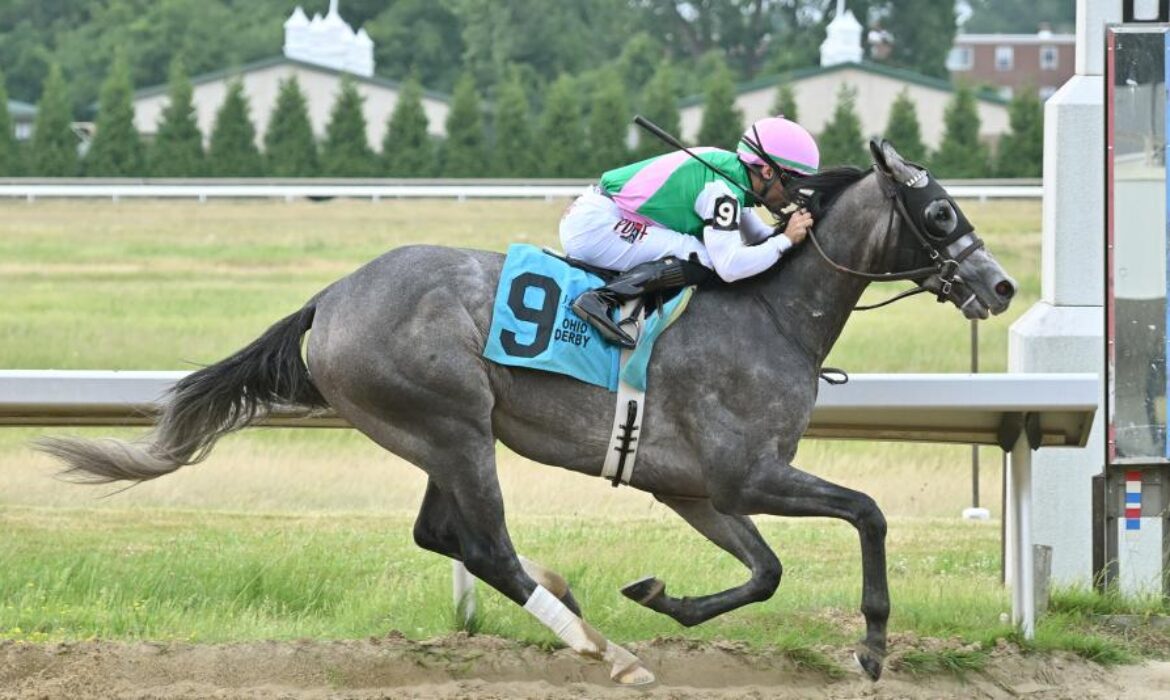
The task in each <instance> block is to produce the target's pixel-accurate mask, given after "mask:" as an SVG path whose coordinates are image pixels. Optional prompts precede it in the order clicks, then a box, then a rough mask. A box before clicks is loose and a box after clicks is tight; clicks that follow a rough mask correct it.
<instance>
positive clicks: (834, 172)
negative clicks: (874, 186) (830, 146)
mask: <svg viewBox="0 0 1170 700" xmlns="http://www.w3.org/2000/svg"><path fill="white" fill-rule="evenodd" d="M869 172H870V171H869V169H865V170H862V169H861V168H855V167H853V166H851V165H842V166H838V167H836V168H829V169H828V170H822V171H820V172H819V173H815V174H813V175H806V176H804V177H798V178H793V179H792V180H790V181H789V182H788V184H787V185H785V186H784V192H785V194H787V195H788V200H789V201H796V199H797V198H798V197H800V196H801V193H800V191H801V190H813V191H814V192H816V197H815V199H814V202H815V203H816V205H815V211H813V212H812V213H813V216H816V217H818V218H819V217H820V216H822V215H823V214H824V212H825V211H826V210H827V209H828V208H829V207H830V206H832V204H833V200H835V199H836V198H837V196H838V195H840V194H841V193H842V192H844V191H845V190H846V189H848V188H849V186H850V185H852V184H854V183H856V182H858V181H859V180H861V178H863V177H865V176H866V175H868V174H869Z"/></svg>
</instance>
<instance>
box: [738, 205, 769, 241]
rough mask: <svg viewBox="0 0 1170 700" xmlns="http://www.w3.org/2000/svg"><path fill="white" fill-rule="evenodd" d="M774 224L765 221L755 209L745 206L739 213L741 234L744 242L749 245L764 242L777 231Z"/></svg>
mask: <svg viewBox="0 0 1170 700" xmlns="http://www.w3.org/2000/svg"><path fill="white" fill-rule="evenodd" d="M775 232H776V231H775V229H774V228H773V227H772V226H769V225H768V224H766V223H764V220H763V219H761V218H760V215H759V214H757V213H756V210H755V209H751V208H750V207H749V208H744V209H743V211H741V212H740V213H739V234H740V236H742V237H743V242H744V243H747V244H748V245H756V244H757V243H763V242H764V241H765V240H767V239H768V238H771V237H772V234H773V233H775Z"/></svg>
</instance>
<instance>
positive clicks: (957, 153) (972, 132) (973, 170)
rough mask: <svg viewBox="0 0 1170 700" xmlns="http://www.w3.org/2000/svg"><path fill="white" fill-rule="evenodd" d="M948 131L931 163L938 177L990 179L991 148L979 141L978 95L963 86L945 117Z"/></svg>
mask: <svg viewBox="0 0 1170 700" xmlns="http://www.w3.org/2000/svg"><path fill="white" fill-rule="evenodd" d="M943 122H944V123H945V125H946V128H945V130H944V132H943V139H942V144H941V145H940V146H939V149H938V153H936V154H935V156H934V160H933V162H932V163H931V165H932V170H933V171H934V173H935V175H937V176H938V177H949V178H962V177H987V175H988V174H989V172H988V171H989V169H990V168H989V167H988V154H987V146H985V145H984V144H983V143H982V142H980V141H979V113H978V112H977V111H976V109H975V94H974V93H973V92H971V90H970V88H967V87H960V88H959V89H957V90H955V95H954V97H952V98H951V101H950V103H949V104H948V105H947V110H946V112H945V114H944V115H943Z"/></svg>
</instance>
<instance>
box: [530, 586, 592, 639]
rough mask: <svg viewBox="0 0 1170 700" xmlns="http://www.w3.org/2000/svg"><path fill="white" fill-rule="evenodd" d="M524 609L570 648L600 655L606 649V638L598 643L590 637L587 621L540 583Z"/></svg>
mask: <svg viewBox="0 0 1170 700" xmlns="http://www.w3.org/2000/svg"><path fill="white" fill-rule="evenodd" d="M524 609H525V610H527V611H528V612H530V613H532V615H533V616H534V617H536V619H537V620H540V621H541V622H542V623H544V626H545V627H547V628H549V629H550V630H552V631H553V634H555V635H556V636H558V637H560V638H561V641H563V642H564V643H565V644H568V645H569V648H570V649H572V650H573V651H576V652H578V653H581V654H588V655H589V656H594V657H600V656H601V655H602V653H603V652H604V651H605V640H601V644H598V643H597V642H595V641H594V640H592V639H590V638H589V635H588V634H587V633H586V632H585V623H584V621H582V620H581V618H579V617H577V616H576V615H574V614H573V611H572V610H569V609H568V608H567V607H565V604H564V603H562V602H561V601H560V600H559V599H558V598H557V597H556V596H555V595H553V594H552V593H549V592H548V589H546V588H545V587H544V586H540V585H538V586H537V587H536V590H534V591H532V595H531V596H530V597H529V598H528V602H527V603H525V604H524Z"/></svg>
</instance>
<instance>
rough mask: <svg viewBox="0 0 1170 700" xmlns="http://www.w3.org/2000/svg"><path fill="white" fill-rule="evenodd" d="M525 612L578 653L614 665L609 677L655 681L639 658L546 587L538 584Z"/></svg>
mask: <svg viewBox="0 0 1170 700" xmlns="http://www.w3.org/2000/svg"><path fill="white" fill-rule="evenodd" d="M524 609H525V610H527V611H528V612H530V613H532V615H533V616H534V617H535V618H536V619H538V620H540V621H541V622H542V623H543V624H544V626H545V627H548V628H549V629H550V630H552V631H553V633H554V634H556V635H557V636H558V637H560V638H561V641H563V642H564V643H565V644H567V645H569V648H570V649H572V650H573V651H575V652H577V653H578V654H582V655H585V656H590V657H593V658H595V659H603V660H605V661H607V662H608V663H609V664H610V671H609V677H610V678H611V679H613V680H614V681H615V682H617V683H620V684H622V685H645V684H647V683H653V682H654V674H653V673H651V672H650V671H649V670H647V669H646V667H645V666H643V665H642V662H641V661H639V660H638V657H636V656H634V655H633V654H631V653H630V652H629V651H627V650H626V649H624V648H622V647H621V646H619V645H617V644H614V643H613V642H610V641H607V640H606V639H605V638H604V637H602V636H601V635H600V634H598V632H597V630H595V629H593V628H592V627H590V626H589V625H588V624H587V623H586V622H585V621H584V620H582V619H581V618H579V617H577V616H576V615H574V614H573V611H572V610H569V608H567V607H566V606H565V604H564V603H562V602H561V601H560V600H559V599H558V598H557V597H556V596H554V595H553V594H552V593H549V592H548V589H546V588H545V587H544V586H541V585H537V587H536V589H535V590H534V591H532V595H531V596H530V597H529V598H528V602H527V603H525V604H524Z"/></svg>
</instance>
